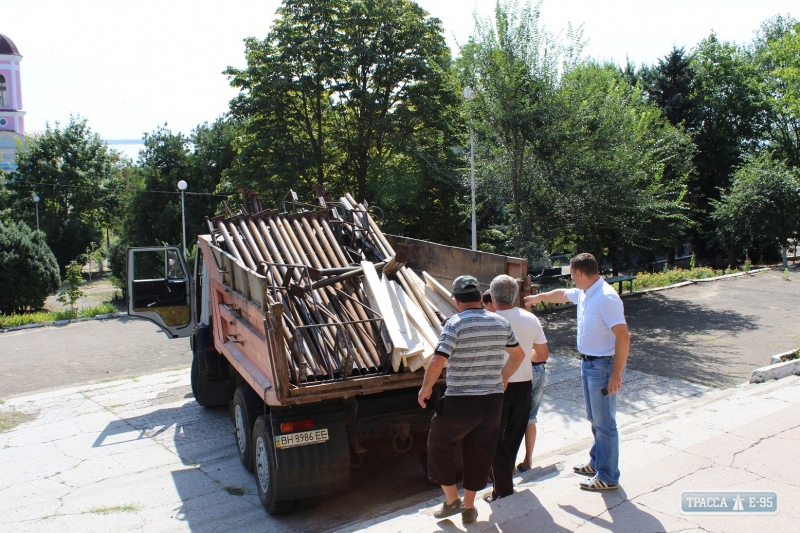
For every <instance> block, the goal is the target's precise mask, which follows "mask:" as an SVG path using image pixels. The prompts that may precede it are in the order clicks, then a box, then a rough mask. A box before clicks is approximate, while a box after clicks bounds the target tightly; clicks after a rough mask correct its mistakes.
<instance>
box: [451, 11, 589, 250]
mask: <svg viewBox="0 0 800 533" xmlns="http://www.w3.org/2000/svg"><path fill="white" fill-rule="evenodd" d="M539 5H540V4H537V5H536V6H535V7H533V6H531V5H530V4H526V5H525V6H523V8H522V9H518V8H517V5H516V3H513V2H506V3H503V2H499V1H498V3H497V4H496V7H495V13H494V17H493V18H487V19H482V18H480V17H478V16H477V15H476V17H475V35H474V36H473V37H472V38H471V39H470V41H469V43H467V45H466V46H464V47H463V49H462V51H461V57H460V58H459V61H458V67H459V70H460V72H461V77H462V80H463V83H464V84H465V85H467V86H470V87H471V88H472V89H473V91H474V93H475V100H474V102H472V104H471V110H472V111H473V113H474V115H475V119H476V129H477V130H478V132H479V134H480V136H481V138H482V141H484V142H487V143H489V144H490V145H493V146H495V147H497V148H498V149H499V151H500V153H499V154H498V155H499V158H500V159H499V160H496V163H498V164H495V165H490V167H491V170H490V172H492V173H493V174H494V175H493V176H492V179H493V180H498V179H499V180H500V181H503V182H505V183H506V184H507V185H506V188H507V190H508V191H509V192H510V194H509V195H508V196H509V197H510V200H511V203H512V204H513V208H512V209H511V214H512V216H513V220H514V226H515V227H514V228H513V229H512V230H511V233H512V240H513V252H514V253H520V249H521V247H522V246H523V240H524V239H523V234H524V233H526V232H525V231H524V230H523V229H522V227H521V226H520V225H519V224H520V222H521V220H522V204H523V202H524V201H525V200H526V199H527V195H526V194H525V191H524V190H523V188H524V183H523V181H524V176H525V173H526V168H527V167H529V165H530V163H531V158H536V155H535V152H536V151H537V150H539V151H544V150H547V148H548V143H547V134H548V133H549V131H550V130H549V128H548V126H549V125H550V124H551V123H552V122H553V120H554V107H553V103H554V100H553V93H554V91H555V86H556V84H557V82H558V75H559V73H558V70H559V67H560V66H561V61H562V59H563V58H564V56H565V53H566V52H571V54H570V53H567V54H566V55H567V58H568V59H569V58H571V57H572V55H575V54H577V53H579V49H580V46H581V43H580V36H579V35H573V34H571V35H570V37H571V41H570V45H571V47H570V48H568V49H567V50H565V49H564V48H563V47H562V46H561V45H560V44H559V43H558V42H557V40H556V39H555V38H554V37H553V36H552V35H550V34H549V33H548V32H546V31H545V30H544V29H543V28H542V27H541V26H540V23H539V16H540V11H539Z"/></svg>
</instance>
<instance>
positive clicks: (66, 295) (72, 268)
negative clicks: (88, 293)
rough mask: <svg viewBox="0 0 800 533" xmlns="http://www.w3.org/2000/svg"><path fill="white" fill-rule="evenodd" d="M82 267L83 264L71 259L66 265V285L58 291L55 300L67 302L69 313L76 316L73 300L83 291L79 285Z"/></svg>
mask: <svg viewBox="0 0 800 533" xmlns="http://www.w3.org/2000/svg"><path fill="white" fill-rule="evenodd" d="M82 269H83V265H81V264H80V263H77V262H75V261H71V262H70V263H69V264H68V265H67V275H66V277H65V278H64V281H65V282H66V284H67V287H66V288H64V289H61V290H60V291H58V298H57V300H58V301H59V302H61V303H62V304H64V305H66V304H69V310H70V314H71V315H72V316H73V317H75V316H77V315H76V314H75V302H77V301H78V299H79V298H80V297H81V296H83V291H82V290H81V285H82V284H83V276H81V270H82Z"/></svg>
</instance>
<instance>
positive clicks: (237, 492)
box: [225, 487, 244, 496]
mask: <svg viewBox="0 0 800 533" xmlns="http://www.w3.org/2000/svg"><path fill="white" fill-rule="evenodd" d="M225 492H227V493H228V494H230V495H231V496H244V490H243V489H240V488H239V487H225Z"/></svg>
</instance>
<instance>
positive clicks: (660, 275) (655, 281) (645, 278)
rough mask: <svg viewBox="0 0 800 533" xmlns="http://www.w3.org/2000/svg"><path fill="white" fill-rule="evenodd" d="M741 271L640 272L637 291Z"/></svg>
mask: <svg viewBox="0 0 800 533" xmlns="http://www.w3.org/2000/svg"><path fill="white" fill-rule="evenodd" d="M736 272H739V270H731V269H725V270H715V269H713V268H710V267H696V268H692V269H685V268H674V269H672V270H667V271H661V272H653V273H652V274H651V273H649V272H639V273H638V274H636V282H635V283H636V288H637V289H655V288H657V287H667V286H669V285H675V284H676V283H681V282H682V281H686V280H692V279H707V278H715V277H717V276H723V275H725V274H735V273H736ZM614 286H615V287H616V284H615V285H614Z"/></svg>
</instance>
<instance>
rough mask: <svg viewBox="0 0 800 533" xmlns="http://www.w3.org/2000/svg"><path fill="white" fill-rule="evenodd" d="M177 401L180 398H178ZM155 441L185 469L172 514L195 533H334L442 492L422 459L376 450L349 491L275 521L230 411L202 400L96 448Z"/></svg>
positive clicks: (110, 431)
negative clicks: (245, 462)
mask: <svg viewBox="0 0 800 533" xmlns="http://www.w3.org/2000/svg"><path fill="white" fill-rule="evenodd" d="M179 389H180V390H185V389H184V388H179ZM179 389H175V391H177V390H179ZM162 394H165V393H162ZM189 396H190V395H189ZM181 397H182V395H181ZM169 399H170V398H164V400H169ZM171 399H172V400H173V401H175V399H178V400H179V399H180V398H179V397H177V396H175V394H172V396H171ZM153 403H154V404H157V403H158V400H156V401H154V402H153ZM147 438H149V439H153V440H156V441H158V442H160V443H161V444H162V445H163V446H165V447H166V448H168V449H174V451H175V453H177V455H178V456H179V458H180V461H181V463H182V464H183V465H185V468H178V469H175V467H172V472H171V477H172V482H173V483H174V486H175V489H176V491H177V493H178V495H179V497H180V500H181V504H180V505H179V506H178V507H177V508H175V509H164V512H165V513H167V516H173V517H174V518H175V519H178V520H181V521H183V522H185V523H186V524H187V525H188V526H189V529H190V530H191V531H192V532H194V533H197V532H204V531H210V532H213V533H218V532H219V531H262V530H269V531H276V532H277V531H281V532H283V531H292V532H293V531H304V532H311V533H313V532H323V531H330V530H333V529H339V528H341V527H344V526H346V525H347V524H349V523H352V522H354V521H357V520H363V519H366V518H376V517H380V516H382V515H385V514H387V513H391V512H394V511H397V510H399V509H402V508H404V507H406V506H408V505H413V504H414V503H417V502H421V501H426V500H428V499H430V498H431V497H434V496H436V495H438V494H439V492H440V491H439V490H438V489H436V488H435V487H434V486H432V485H430V484H429V483H428V482H427V480H426V479H425V475H424V472H423V470H422V467H421V465H420V462H419V459H418V458H417V456H416V455H413V454H412V453H411V452H409V453H408V454H406V455H402V456H399V455H397V454H396V453H393V452H389V451H387V450H386V449H385V448H383V447H382V446H379V445H369V444H368V445H367V448H368V449H369V453H368V454H367V455H366V459H365V460H364V463H363V465H362V466H361V467H360V468H358V469H352V470H351V475H350V484H349V488H348V490H346V491H344V492H341V493H336V494H331V495H327V496H321V497H318V498H313V499H307V500H300V501H298V502H297V505H296V506H295V509H294V510H293V511H292V512H291V513H288V514H284V515H277V516H270V515H269V514H267V513H266V511H265V510H264V509H263V507H262V506H261V502H260V501H259V499H258V495H257V492H256V485H255V483H256V481H255V478H254V477H253V474H252V473H250V472H248V471H247V470H245V468H244V466H242V464H241V462H240V461H239V456H238V453H237V450H236V444H235V438H234V436H233V423H232V422H231V420H230V416H229V411H228V408H227V407H219V408H203V407H200V406H199V405H198V404H197V403H196V402H194V401H189V402H186V403H183V405H180V406H177V407H164V408H161V409H156V410H153V411H150V412H147V413H144V414H142V415H139V416H133V417H129V418H123V419H122V420H118V421H115V422H112V423H110V424H108V426H107V427H106V428H105V429H104V430H103V431H102V432H101V433H100V434H99V435H98V436H97V439H96V440H95V442H94V445H93V447H104V446H113V445H115V444H120V443H123V442H130V441H133V440H139V439H147ZM167 503H168V502H165V505H166V504H167ZM167 516H165V517H164V519H166V518H167Z"/></svg>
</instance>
